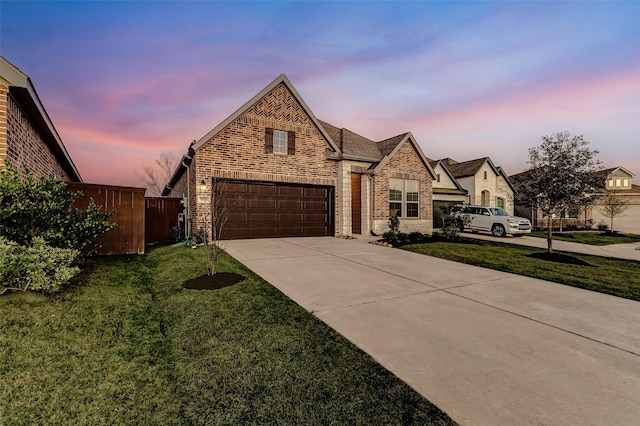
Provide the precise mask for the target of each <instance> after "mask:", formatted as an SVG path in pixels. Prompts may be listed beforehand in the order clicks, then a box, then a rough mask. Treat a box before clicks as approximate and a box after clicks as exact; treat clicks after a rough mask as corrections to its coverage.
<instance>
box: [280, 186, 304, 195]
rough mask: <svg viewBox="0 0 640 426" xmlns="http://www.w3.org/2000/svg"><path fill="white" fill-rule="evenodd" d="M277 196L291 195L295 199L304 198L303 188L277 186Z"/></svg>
mask: <svg viewBox="0 0 640 426" xmlns="http://www.w3.org/2000/svg"><path fill="white" fill-rule="evenodd" d="M278 194H279V195H292V196H295V197H302V196H304V188H302V187H299V186H279V187H278Z"/></svg>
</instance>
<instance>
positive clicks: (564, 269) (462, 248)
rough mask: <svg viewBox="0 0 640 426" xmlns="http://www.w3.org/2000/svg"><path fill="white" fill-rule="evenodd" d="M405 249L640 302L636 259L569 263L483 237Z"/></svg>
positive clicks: (639, 272) (585, 257)
mask: <svg viewBox="0 0 640 426" xmlns="http://www.w3.org/2000/svg"><path fill="white" fill-rule="evenodd" d="M402 248H403V249H404V250H409V251H413V252H416V253H421V254H426V255H429V256H434V257H439V258H442V259H448V260H453V261H456V262H462V263H468V264H470V265H476V266H482V267H485V268H490V269H497V270H499V271H505V272H511V273H514V274H519V275H526V276H529V277H534V278H540V279H543V280H547V281H553V282H557V283H560V284H566V285H570V286H573V287H579V288H584V289H588V290H593V291H597V292H600V293H606V294H611V295H614V296H619V297H624V298H626V299H631V300H638V301H640V262H636V261H632V260H619V259H612V258H606V257H598V256H589V255H583V254H575V253H564V254H566V255H570V256H572V257H575V258H577V259H580V260H582V261H583V262H586V263H588V264H589V265H591V266H579V265H569V264H564V263H558V262H551V261H548V260H543V259H536V258H534V257H530V256H529V255H531V254H533V253H540V252H544V250H541V249H539V248H533V247H525V246H518V245H514V244H506V243H495V242H490V241H480V240H463V242H460V243H449V242H433V243H428V244H414V245H409V246H404V247H402Z"/></svg>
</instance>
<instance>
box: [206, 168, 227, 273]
mask: <svg viewBox="0 0 640 426" xmlns="http://www.w3.org/2000/svg"><path fill="white" fill-rule="evenodd" d="M226 192H227V183H226V182H225V181H224V180H221V179H219V178H216V177H214V178H212V180H211V222H210V224H211V227H210V228H209V226H208V225H209V223H207V228H209V229H211V235H210V238H205V239H204V246H205V250H206V251H207V255H208V256H209V275H214V274H215V273H216V269H217V266H218V255H219V254H220V250H221V249H222V246H221V244H222V235H223V231H224V226H225V224H226V223H227V219H228V217H229V205H228V197H227V194H226ZM207 232H208V231H207Z"/></svg>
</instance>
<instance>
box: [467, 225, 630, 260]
mask: <svg viewBox="0 0 640 426" xmlns="http://www.w3.org/2000/svg"><path fill="white" fill-rule="evenodd" d="M462 235H463V236H464V237H466V238H475V239H478V240H485V241H495V242H497V243H507V244H517V245H521V246H529V247H539V248H544V249H546V248H547V240H546V239H545V238H539V237H531V236H528V235H525V236H523V237H517V238H516V237H511V236H507V237H502V238H498V237H494V236H492V235H487V234H474V233H471V232H464V233H463V234H462ZM638 247H640V243H631V244H610V245H608V246H592V245H589V244H581V243H572V242H569V241H559V240H553V249H554V250H557V251H568V252H572V253H582V254H590V255H593V256H604V257H614V258H618V259H626V260H637V261H640V250H636V249H637V248H638Z"/></svg>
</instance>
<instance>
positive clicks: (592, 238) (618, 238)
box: [530, 231, 640, 246]
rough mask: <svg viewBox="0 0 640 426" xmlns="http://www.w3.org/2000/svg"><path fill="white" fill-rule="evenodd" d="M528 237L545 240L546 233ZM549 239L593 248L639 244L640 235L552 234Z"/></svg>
mask: <svg viewBox="0 0 640 426" xmlns="http://www.w3.org/2000/svg"><path fill="white" fill-rule="evenodd" d="M530 235H531V236H532V237H539V238H547V231H534V232H532V233H531V234H530ZM551 238H552V239H554V240H560V241H570V242H573V243H581V244H589V245H594V246H606V245H609V244H628V243H636V242H640V235H636V234H623V233H618V232H608V231H605V232H598V231H572V232H562V233H560V232H554V233H553V236H552V237H551Z"/></svg>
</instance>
